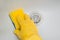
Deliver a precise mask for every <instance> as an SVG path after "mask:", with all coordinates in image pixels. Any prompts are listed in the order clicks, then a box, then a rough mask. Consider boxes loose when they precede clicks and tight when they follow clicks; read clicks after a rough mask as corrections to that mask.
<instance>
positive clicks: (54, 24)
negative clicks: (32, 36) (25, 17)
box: [0, 0, 60, 40]
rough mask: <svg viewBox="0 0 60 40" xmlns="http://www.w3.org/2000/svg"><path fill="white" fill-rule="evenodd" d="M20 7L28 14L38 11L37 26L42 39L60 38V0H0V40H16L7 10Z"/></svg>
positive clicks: (58, 39) (54, 39)
mask: <svg viewBox="0 0 60 40" xmlns="http://www.w3.org/2000/svg"><path fill="white" fill-rule="evenodd" d="M21 7H22V8H24V10H25V12H26V13H28V14H30V13H31V12H32V11H36V10H37V11H39V12H40V14H41V21H40V23H38V24H37V28H38V30H39V34H40V36H41V37H42V38H43V40H60V0H8V1H7V0H0V40H18V38H17V37H16V36H15V35H14V33H13V31H14V26H13V24H12V22H11V20H10V18H9V12H10V11H12V10H14V9H18V8H21Z"/></svg>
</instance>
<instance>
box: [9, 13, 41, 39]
mask: <svg viewBox="0 0 60 40" xmlns="http://www.w3.org/2000/svg"><path fill="white" fill-rule="evenodd" d="M14 13H15V12H14ZM16 14H17V12H16ZM20 14H23V15H22V16H23V17H21V16H20V15H18V14H17V15H18V16H16V15H15V14H14V15H15V17H14V16H13V15H10V17H11V18H12V19H13V20H12V21H14V20H16V21H14V24H15V26H16V25H17V24H18V27H17V26H16V29H15V31H14V33H15V34H16V35H17V37H18V38H19V39H21V40H42V39H41V37H40V36H39V34H38V31H37V28H36V25H35V24H34V22H33V20H31V19H30V17H29V16H28V15H27V14H24V12H22V13H20ZM12 16H13V17H12Z"/></svg>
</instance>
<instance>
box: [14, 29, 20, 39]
mask: <svg viewBox="0 0 60 40" xmlns="http://www.w3.org/2000/svg"><path fill="white" fill-rule="evenodd" d="M14 33H15V35H16V36H17V37H18V38H21V33H20V31H19V30H14Z"/></svg>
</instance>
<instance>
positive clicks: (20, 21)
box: [16, 16, 24, 27]
mask: <svg viewBox="0 0 60 40" xmlns="http://www.w3.org/2000/svg"><path fill="white" fill-rule="evenodd" d="M16 19H17V22H18V24H19V25H20V27H21V26H22V25H23V23H24V20H23V19H22V18H21V17H20V16H18V17H17V18H16Z"/></svg>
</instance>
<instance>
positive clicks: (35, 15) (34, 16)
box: [30, 13, 41, 24]
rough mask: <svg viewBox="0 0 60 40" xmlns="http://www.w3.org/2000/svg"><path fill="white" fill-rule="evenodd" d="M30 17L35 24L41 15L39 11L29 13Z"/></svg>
mask: <svg viewBox="0 0 60 40" xmlns="http://www.w3.org/2000/svg"><path fill="white" fill-rule="evenodd" d="M30 17H31V19H32V20H33V21H34V23H36V24H37V23H39V22H40V20H41V16H40V14H39V13H31V15H30Z"/></svg>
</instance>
